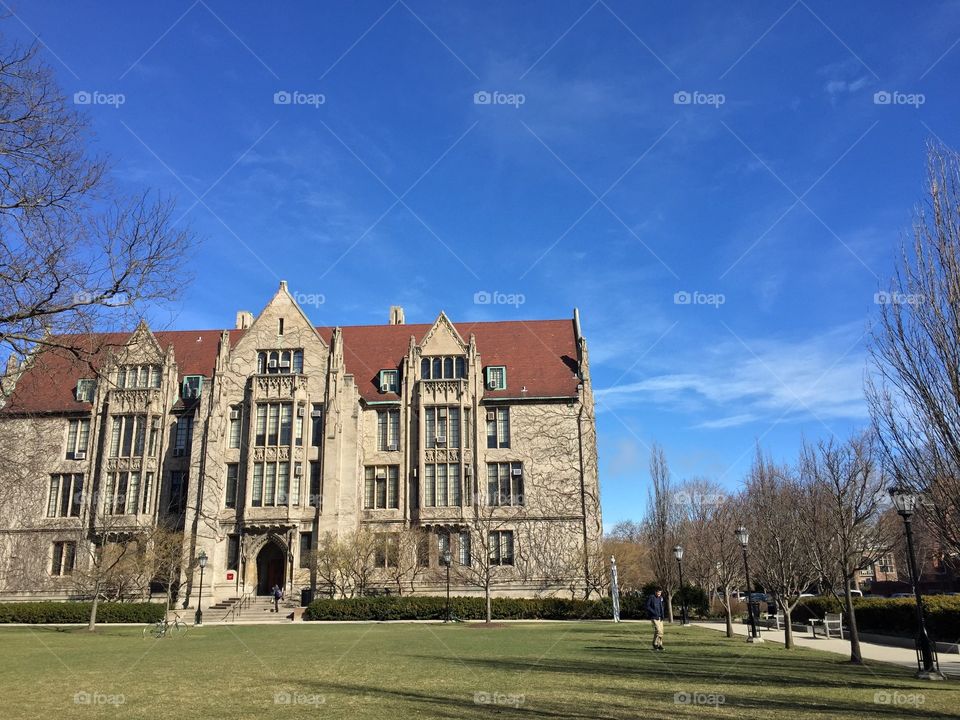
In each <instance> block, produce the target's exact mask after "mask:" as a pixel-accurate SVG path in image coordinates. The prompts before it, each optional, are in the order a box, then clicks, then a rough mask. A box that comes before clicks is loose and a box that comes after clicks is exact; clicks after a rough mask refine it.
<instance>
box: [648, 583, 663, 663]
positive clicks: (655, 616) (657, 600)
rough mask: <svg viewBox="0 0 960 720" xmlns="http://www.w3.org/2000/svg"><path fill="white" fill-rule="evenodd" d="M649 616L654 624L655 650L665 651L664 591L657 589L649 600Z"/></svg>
mask: <svg viewBox="0 0 960 720" xmlns="http://www.w3.org/2000/svg"><path fill="white" fill-rule="evenodd" d="M647 616H648V617H649V618H650V622H651V623H653V649H654V650H656V651H658V652H662V651H663V618H664V605H663V590H662V589H660V588H657V589H656V591H654V593H653V595H651V596H650V597H649V598H647Z"/></svg>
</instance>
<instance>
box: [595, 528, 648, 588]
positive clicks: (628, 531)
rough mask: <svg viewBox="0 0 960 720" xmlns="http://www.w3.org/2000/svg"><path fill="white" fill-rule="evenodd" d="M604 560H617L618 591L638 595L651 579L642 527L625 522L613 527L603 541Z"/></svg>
mask: <svg viewBox="0 0 960 720" xmlns="http://www.w3.org/2000/svg"><path fill="white" fill-rule="evenodd" d="M603 554H604V557H605V558H609V557H610V556H613V557H615V558H616V559H617V578H618V582H619V584H620V591H621V592H623V593H638V592H640V590H641V589H642V588H643V586H644V585H646V584H647V583H648V582H650V581H651V580H652V579H653V571H652V570H651V569H650V557H649V555H650V553H649V551H648V549H647V546H646V544H645V543H644V536H643V527H642V526H641V525H640V524H639V523H636V522H633V521H630V520H625V521H621V522H619V523H617V524H616V525H614V526H613V529H612V530H611V531H610V533H609V535H607V537H606V538H604V541H603Z"/></svg>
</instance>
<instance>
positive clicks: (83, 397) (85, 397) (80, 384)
mask: <svg viewBox="0 0 960 720" xmlns="http://www.w3.org/2000/svg"><path fill="white" fill-rule="evenodd" d="M96 389H97V381H96V380H90V379H89V378H82V379H80V380H77V394H76V398H77V402H93V393H94V391H95V390H96Z"/></svg>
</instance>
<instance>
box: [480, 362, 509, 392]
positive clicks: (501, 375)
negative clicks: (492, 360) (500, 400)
mask: <svg viewBox="0 0 960 720" xmlns="http://www.w3.org/2000/svg"><path fill="white" fill-rule="evenodd" d="M485 384H486V386H487V390H506V389H507V368H506V367H504V366H503V365H491V366H490V367H488V368H487V381H486V383H485Z"/></svg>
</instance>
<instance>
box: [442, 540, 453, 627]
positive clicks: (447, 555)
mask: <svg viewBox="0 0 960 720" xmlns="http://www.w3.org/2000/svg"><path fill="white" fill-rule="evenodd" d="M440 562H442V563H443V564H444V565H446V566H447V616H446V618H444V620H443V621H444V622H445V623H446V622H451V621H452V620H453V617H452V616H451V615H450V563H451V562H453V558H451V557H450V548H449V547H448V548H447V549H446V550H444V551H443V553H442V554H441V555H440Z"/></svg>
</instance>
